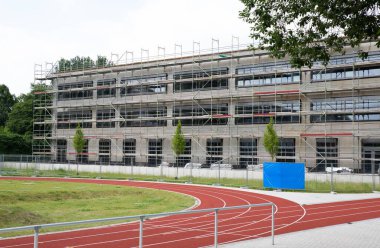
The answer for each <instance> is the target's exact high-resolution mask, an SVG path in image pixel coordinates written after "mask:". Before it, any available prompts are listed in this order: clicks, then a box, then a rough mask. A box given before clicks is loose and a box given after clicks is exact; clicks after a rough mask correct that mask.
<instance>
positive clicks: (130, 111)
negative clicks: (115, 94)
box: [120, 106, 167, 127]
mask: <svg viewBox="0 0 380 248" xmlns="http://www.w3.org/2000/svg"><path fill="white" fill-rule="evenodd" d="M120 115H121V117H122V118H123V119H124V121H123V122H120V127H157V126H166V125H167V121H166V120H165V117H166V116H167V108H166V107H165V106H156V107H143V108H122V109H121V110H120ZM160 119H161V120H160Z"/></svg>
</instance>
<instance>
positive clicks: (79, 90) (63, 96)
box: [58, 81, 94, 101]
mask: <svg viewBox="0 0 380 248" xmlns="http://www.w3.org/2000/svg"><path fill="white" fill-rule="evenodd" d="M93 86H94V85H93V82H92V81H86V82H75V83H65V84H59V85H58V101H62V100H74V99H75V100H77V99H90V98H92V90H84V89H85V88H90V87H93Z"/></svg>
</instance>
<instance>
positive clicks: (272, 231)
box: [271, 203, 274, 245]
mask: <svg viewBox="0 0 380 248" xmlns="http://www.w3.org/2000/svg"><path fill="white" fill-rule="evenodd" d="M271 229H272V230H271V235H272V245H274V203H272V227H271Z"/></svg>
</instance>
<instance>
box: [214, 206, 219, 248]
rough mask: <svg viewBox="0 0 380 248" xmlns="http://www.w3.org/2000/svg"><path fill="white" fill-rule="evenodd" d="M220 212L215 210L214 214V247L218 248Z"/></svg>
mask: <svg viewBox="0 0 380 248" xmlns="http://www.w3.org/2000/svg"><path fill="white" fill-rule="evenodd" d="M218 210H219V209H215V212H214V215H215V216H214V217H215V218H214V247H215V248H217V247H218Z"/></svg>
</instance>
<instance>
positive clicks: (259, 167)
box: [247, 164, 264, 171]
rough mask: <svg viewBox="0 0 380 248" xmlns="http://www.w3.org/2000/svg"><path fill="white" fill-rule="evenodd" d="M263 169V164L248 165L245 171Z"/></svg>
mask: <svg viewBox="0 0 380 248" xmlns="http://www.w3.org/2000/svg"><path fill="white" fill-rule="evenodd" d="M263 167H264V166H263V164H248V165H247V170H251V171H255V170H262V169H263Z"/></svg>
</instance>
